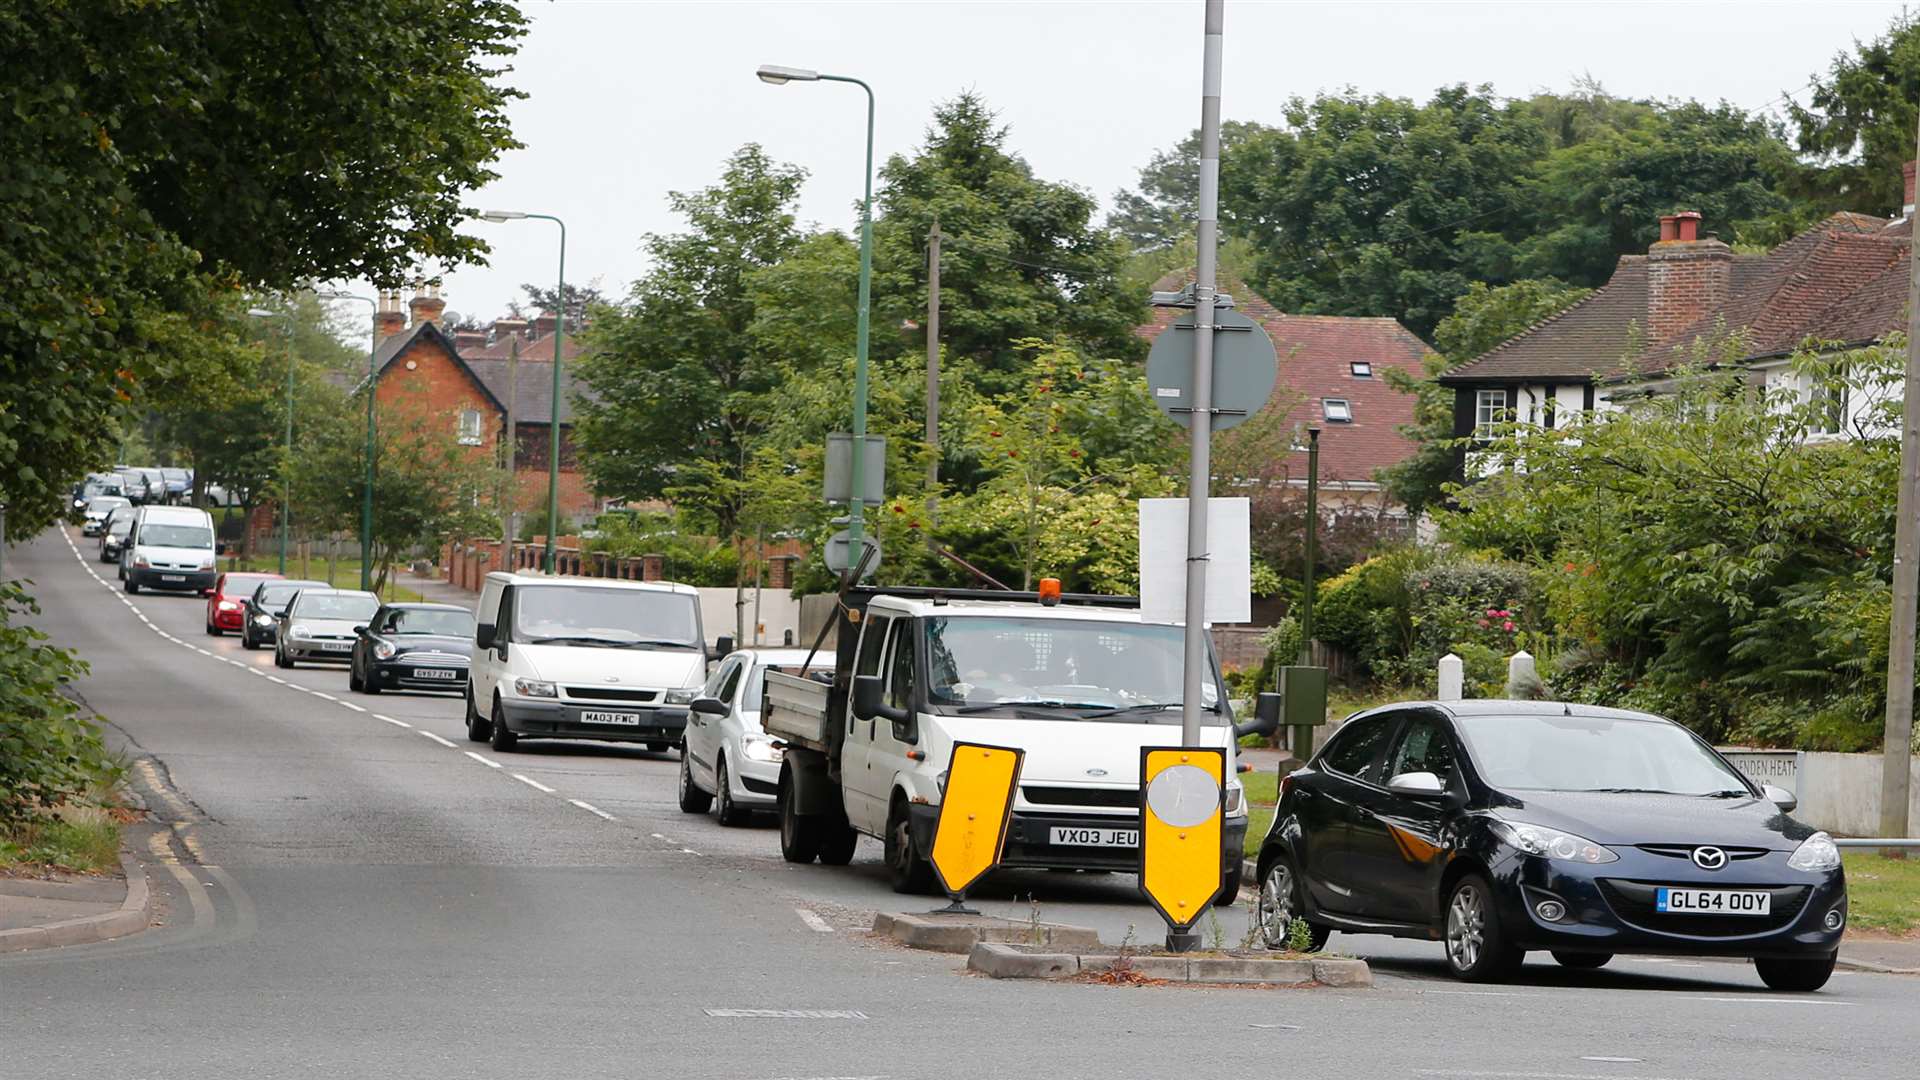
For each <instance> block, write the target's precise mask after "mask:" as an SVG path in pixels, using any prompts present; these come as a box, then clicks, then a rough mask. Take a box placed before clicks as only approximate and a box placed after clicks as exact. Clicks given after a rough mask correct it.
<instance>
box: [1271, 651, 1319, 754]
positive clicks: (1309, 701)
mask: <svg viewBox="0 0 1920 1080" xmlns="http://www.w3.org/2000/svg"><path fill="white" fill-rule="evenodd" d="M1326 722H1327V669H1326V668H1323V667H1304V666H1294V665H1289V666H1286V667H1282V668H1281V669H1280V726H1282V727H1285V728H1289V729H1291V732H1292V737H1291V739H1290V740H1289V746H1290V747H1291V749H1292V750H1293V756H1294V757H1297V758H1299V759H1300V760H1302V761H1305V760H1306V759H1307V756H1308V755H1310V754H1312V753H1313V729H1314V728H1317V727H1319V726H1320V725H1321V724H1324V723H1326Z"/></svg>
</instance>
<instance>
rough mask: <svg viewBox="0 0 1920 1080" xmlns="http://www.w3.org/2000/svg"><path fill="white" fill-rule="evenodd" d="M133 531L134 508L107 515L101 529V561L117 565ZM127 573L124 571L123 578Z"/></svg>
mask: <svg viewBox="0 0 1920 1080" xmlns="http://www.w3.org/2000/svg"><path fill="white" fill-rule="evenodd" d="M131 531H133V508H132V507H130V506H123V507H121V508H120V509H118V510H115V511H114V512H113V513H111V514H108V515H107V520H106V521H105V523H103V524H102V526H101V528H100V561H101V562H105V563H117V562H119V561H120V549H121V547H122V546H124V545H125V544H126V542H127V534H128V533H129V532H131ZM124 574H125V571H124V569H123V571H122V576H124Z"/></svg>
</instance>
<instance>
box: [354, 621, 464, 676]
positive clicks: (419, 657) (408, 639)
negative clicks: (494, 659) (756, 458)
mask: <svg viewBox="0 0 1920 1080" xmlns="http://www.w3.org/2000/svg"><path fill="white" fill-rule="evenodd" d="M354 632H355V635H356V638H355V641H354V643H353V659H352V662H351V665H350V666H349V668H348V674H347V685H348V686H349V687H350V688H352V689H354V690H358V691H362V692H364V693H368V694H377V693H379V692H381V691H382V690H448V691H452V692H454V693H463V692H465V690H466V688H467V665H468V664H469V663H471V662H472V660H473V612H471V611H468V610H467V609H466V608H463V607H455V606H453V605H452V604H385V605H382V606H381V608H380V610H379V611H376V612H374V614H373V619H372V620H371V621H369V622H368V623H367V625H365V626H358V627H355V628H354Z"/></svg>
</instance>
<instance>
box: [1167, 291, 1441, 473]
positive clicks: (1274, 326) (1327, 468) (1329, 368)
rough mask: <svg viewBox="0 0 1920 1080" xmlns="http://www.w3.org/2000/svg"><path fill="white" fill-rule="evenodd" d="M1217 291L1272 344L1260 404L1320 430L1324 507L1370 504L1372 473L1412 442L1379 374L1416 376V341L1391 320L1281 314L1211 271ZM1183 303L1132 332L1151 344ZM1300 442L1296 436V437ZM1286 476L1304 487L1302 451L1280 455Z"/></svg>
mask: <svg viewBox="0 0 1920 1080" xmlns="http://www.w3.org/2000/svg"><path fill="white" fill-rule="evenodd" d="M1192 281H1193V272H1192V271H1191V270H1188V271H1184V272H1176V273H1173V274H1169V275H1167V276H1166V277H1164V278H1161V279H1160V280H1159V281H1158V282H1156V283H1154V289H1155V290H1156V291H1161V292H1173V291H1177V290H1179V289H1181V288H1183V287H1184V286H1185V285H1187V284H1189V283H1191V282H1192ZM1219 288H1220V291H1221V292H1223V293H1226V294H1227V295H1228V296H1231V297H1232V298H1233V306H1234V310H1235V311H1237V312H1239V313H1240V314H1242V315H1245V316H1246V317H1248V318H1250V319H1253V320H1255V321H1256V322H1258V323H1259V324H1260V325H1261V326H1262V327H1263V328H1265V330H1266V332H1267V336H1268V337H1269V338H1271V339H1272V340H1273V347H1274V351H1275V352H1276V353H1278V354H1279V362H1280V374H1279V378H1277V379H1276V380H1275V381H1274V387H1273V397H1272V398H1271V399H1270V404H1269V406H1268V407H1269V408H1273V409H1283V410H1285V411H1286V419H1285V421H1283V422H1286V423H1290V424H1291V425H1292V426H1293V427H1294V428H1296V429H1301V428H1305V427H1307V426H1308V425H1315V426H1318V427H1319V428H1320V487H1321V492H1322V498H1323V499H1324V500H1325V501H1326V502H1327V503H1328V504H1329V505H1330V506H1331V505H1338V504H1340V503H1342V502H1343V501H1345V502H1354V503H1367V504H1372V505H1379V504H1380V502H1381V500H1383V499H1384V495H1383V494H1382V493H1381V489H1380V484H1379V481H1377V480H1376V479H1375V473H1377V472H1378V471H1379V470H1380V469H1383V468H1385V467H1387V466H1389V465H1394V464H1397V463H1399V462H1401V461H1404V460H1405V459H1406V458H1407V457H1409V456H1410V455H1412V453H1413V451H1414V445H1413V443H1412V441H1411V440H1409V439H1408V438H1407V437H1406V436H1405V435H1402V434H1401V433H1400V428H1401V427H1402V426H1404V425H1407V424H1411V423H1412V422H1413V405H1414V399H1413V395H1411V394H1403V393H1401V392H1400V391H1398V390H1395V389H1394V388H1393V387H1392V386H1390V385H1388V384H1387V381H1386V373H1387V372H1388V371H1402V372H1405V373H1406V374H1408V375H1410V376H1413V377H1414V378H1419V377H1420V375H1421V368H1420V360H1421V358H1422V357H1424V356H1425V355H1426V354H1427V352H1428V349H1427V345H1426V343H1425V342H1424V341H1421V340H1420V338H1419V337H1418V336H1417V335H1415V334H1414V333H1413V331H1411V330H1408V329H1407V328H1406V327H1404V326H1402V325H1400V322H1399V320H1397V319H1391V318H1355V317H1349V316H1341V315H1288V314H1285V313H1283V312H1281V311H1280V310H1279V309H1277V308H1275V307H1274V306H1273V305H1272V304H1271V303H1269V302H1268V301H1267V300H1266V299H1265V298H1263V297H1261V296H1260V295H1259V294H1258V293H1255V292H1254V291H1253V290H1252V289H1249V288H1247V287H1246V285H1245V283H1243V282H1240V281H1236V280H1232V279H1230V278H1229V277H1228V276H1227V275H1224V274H1223V275H1221V277H1220V285H1219ZM1186 314H1187V309H1185V308H1165V307H1162V308H1154V309H1153V318H1152V321H1150V322H1148V323H1146V324H1144V325H1142V326H1139V327H1136V328H1135V330H1134V333H1135V334H1136V335H1137V336H1139V337H1140V338H1142V339H1144V340H1146V341H1148V342H1151V341H1153V340H1154V339H1156V338H1158V337H1159V336H1160V334H1161V333H1162V332H1163V331H1165V330H1166V328H1167V327H1168V326H1170V325H1172V324H1173V322H1174V320H1175V319H1177V318H1180V317H1182V316H1184V315H1186ZM1301 438H1302V440H1304V438H1305V436H1304V435H1302V436H1301ZM1283 469H1284V472H1283V475H1284V476H1285V478H1286V482H1287V483H1288V484H1292V485H1304V484H1305V483H1306V477H1307V455H1306V453H1305V452H1304V451H1300V452H1295V453H1292V454H1289V455H1287V457H1286V459H1285V462H1284V465H1283Z"/></svg>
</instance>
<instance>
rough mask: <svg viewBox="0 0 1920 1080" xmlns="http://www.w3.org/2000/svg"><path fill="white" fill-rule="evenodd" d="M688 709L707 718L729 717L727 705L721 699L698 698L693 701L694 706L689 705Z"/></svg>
mask: <svg viewBox="0 0 1920 1080" xmlns="http://www.w3.org/2000/svg"><path fill="white" fill-rule="evenodd" d="M687 708H689V709H692V710H693V711H694V712H697V713H702V714H704V715H706V716H725V715H727V703H726V702H724V701H721V700H720V699H719V698H711V697H697V698H694V699H693V702H692V704H690V705H688V706H687Z"/></svg>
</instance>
